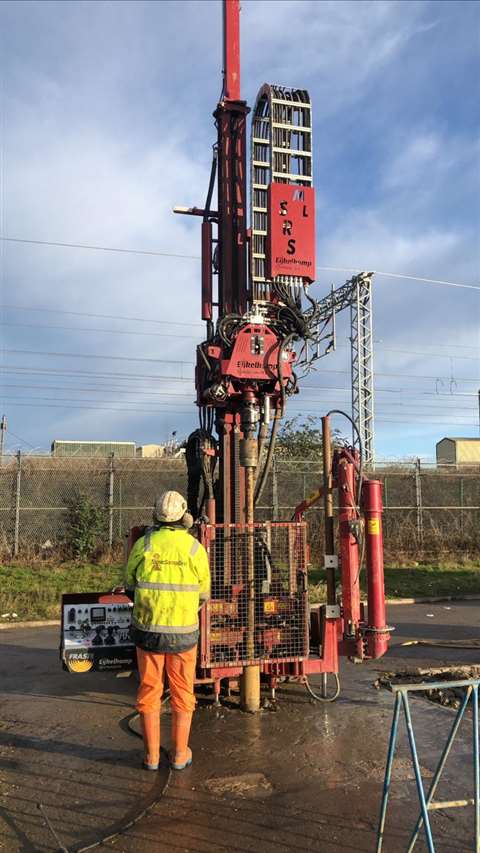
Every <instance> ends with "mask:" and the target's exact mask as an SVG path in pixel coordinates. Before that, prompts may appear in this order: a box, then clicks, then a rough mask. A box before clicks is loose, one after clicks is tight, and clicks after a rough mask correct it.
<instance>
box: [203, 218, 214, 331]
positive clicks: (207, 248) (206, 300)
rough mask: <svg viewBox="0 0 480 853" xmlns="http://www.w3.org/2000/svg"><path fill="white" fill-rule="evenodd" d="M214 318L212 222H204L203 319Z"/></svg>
mask: <svg viewBox="0 0 480 853" xmlns="http://www.w3.org/2000/svg"><path fill="white" fill-rule="evenodd" d="M211 319H212V223H211V222H202V320H211Z"/></svg>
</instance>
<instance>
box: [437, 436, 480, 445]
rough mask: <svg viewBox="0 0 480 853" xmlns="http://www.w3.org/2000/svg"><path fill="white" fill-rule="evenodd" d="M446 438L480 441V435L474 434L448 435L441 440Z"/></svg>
mask: <svg viewBox="0 0 480 853" xmlns="http://www.w3.org/2000/svg"><path fill="white" fill-rule="evenodd" d="M445 439H448V441H480V437H479V438H477V437H476V436H472V435H446V436H444V437H443V438H441V439H440V441H445ZM437 444H440V442H439V441H437Z"/></svg>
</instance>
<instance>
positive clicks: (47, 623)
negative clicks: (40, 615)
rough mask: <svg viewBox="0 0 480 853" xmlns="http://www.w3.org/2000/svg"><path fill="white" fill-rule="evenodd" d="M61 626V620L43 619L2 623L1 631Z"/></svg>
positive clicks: (0, 625)
mask: <svg viewBox="0 0 480 853" xmlns="http://www.w3.org/2000/svg"><path fill="white" fill-rule="evenodd" d="M55 625H60V619H41V620H37V621H35V622H0V631H2V630H3V629H4V628H48V627H54V626H55Z"/></svg>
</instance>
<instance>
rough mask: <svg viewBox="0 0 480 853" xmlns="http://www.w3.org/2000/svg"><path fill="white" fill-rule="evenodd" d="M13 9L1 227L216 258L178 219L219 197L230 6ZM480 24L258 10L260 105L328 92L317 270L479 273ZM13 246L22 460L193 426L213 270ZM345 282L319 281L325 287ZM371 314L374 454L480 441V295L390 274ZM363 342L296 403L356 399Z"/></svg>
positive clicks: (473, 281)
mask: <svg viewBox="0 0 480 853" xmlns="http://www.w3.org/2000/svg"><path fill="white" fill-rule="evenodd" d="M0 18H1V21H0V30H1V34H2V35H1V39H2V44H1V46H0V48H1V56H2V60H1V62H2V78H3V79H2V90H1V98H2V103H1V117H2V123H1V128H0V131H1V136H2V148H1V155H2V156H1V170H2V171H1V181H2V187H1V212H0V216H1V227H0V231H1V234H2V235H4V236H8V237H13V238H24V239H27V240H45V241H54V242H66V243H84V244H94V245H100V246H113V247H121V248H133V249H143V250H153V251H166V252H176V253H183V254H186V255H194V256H195V255H198V254H199V242H200V241H199V237H200V235H199V227H198V223H197V221H196V220H193V221H190V220H189V219H185V218H181V217H175V216H173V215H172V213H171V209H172V207H173V205H174V204H201V203H202V202H203V200H204V197H205V192H206V187H207V181H208V171H209V166H210V154H211V144H212V143H213V141H214V128H213V123H212V122H213V120H212V116H211V113H212V111H213V109H214V108H215V105H216V101H217V98H218V95H219V93H220V88H221V74H220V69H221V7H220V4H219V3H218V2H217V0H193V2H189V0H184V2H174V0H171V2H168V0H162V2H146V3H143V2H134V3H130V2H95V3H93V2H68V3H67V2H28V0H27V2H22V3H18V2H14V3H11V2H3V3H0ZM479 29H480V7H479V5H478V4H477V3H474V2H462V0H455V2H448V0H447V2H382V0H378V2H362V0H359V1H357V2H338V0H337V2H320V0H312V1H311V2H308V0H305V2H303V0H283V2H273V0H243V3H242V94H243V97H244V98H245V99H246V100H248V102H249V103H250V105H253V102H254V100H255V95H256V92H257V91H258V89H259V88H260V86H261V84H262V83H264V82H275V83H280V84H285V85H292V86H299V87H306V88H308V89H309V91H310V93H311V97H312V101H313V106H314V149H315V167H314V173H315V185H316V189H317V199H318V214H317V229H318V235H317V236H318V256H317V263H318V265H319V266H333V267H353V268H361V269H366V268H368V269H375V270H381V271H387V272H397V273H405V274H410V275H418V276H423V277H428V278H438V279H442V280H448V281H453V282H459V283H465V284H470V285H478V284H479V283H480V282H479V279H480V276H479V267H480V264H479V260H480V257H479V224H480V212H479V198H480V194H479V190H480V180H479V139H478V130H479V103H480V99H479V91H478V90H479V85H478V80H479V79H480V68H479V64H480V63H479ZM0 252H1V284H2V306H3V307H2V314H1V320H2V326H1V332H0V334H1V339H2V355H1V368H2V371H1V374H0V375H1V382H2V384H1V386H0V399H1V409H2V412H5V414H7V416H8V419H9V427H10V429H11V431H12V434H11V435H10V436H9V438H8V447H9V449H11V450H14V449H16V448H17V447H21V448H22V449H24V450H28V449H29V447H30V446H31V447H34V448H38V447H43V448H48V447H49V444H50V442H51V440H52V439H53V438H70V439H73V438H84V439H95V438H97V439H110V438H115V439H128V440H135V441H137V443H139V444H140V443H144V442H155V441H162V440H165V439H166V438H167V437H168V436H169V434H170V433H171V432H172V430H174V429H176V430H177V431H178V432H179V434H181V435H183V434H187V433H188V432H189V431H190V429H192V428H194V427H195V426H196V412H195V409H194V406H193V397H194V394H193V382H192V375H193V368H192V366H191V362H192V361H193V353H194V347H195V343H196V341H198V340H200V338H201V335H202V326H201V325H200V324H199V322H198V317H199V303H200V300H199V263H198V261H196V260H191V259H173V258H167V257H155V256H148V255H139V254H120V253H117V254H115V253H108V252H96V251H86V250H82V249H71V248H68V249H67V248H58V247H47V246H40V245H30V244H27V243H25V244H23V243H13V242H1V243H0ZM346 277H347V276H346V275H344V274H343V273H334V272H320V273H319V276H318V281H317V283H316V284H315V286H314V293H315V295H316V296H318V297H321V296H323V295H324V294H325V293H326V292H327V290H328V289H329V288H330V285H331V284H332V283H333V284H335V285H336V286H338V285H340V284H342V283H343V282H344V280H345V278H346ZM13 306H15V307H13ZM20 309H21V310H20ZM40 309H42V310H40ZM45 309H48V310H45ZM374 309H375V341H376V345H375V367H376V372H377V377H376V392H377V393H376V401H377V405H376V411H377V421H376V435H377V440H376V446H377V455H378V456H380V457H388V458H399V457H405V456H417V455H419V456H422V457H431V456H432V455H433V453H434V445H435V442H436V441H438V440H439V439H440V438H441V437H442V436H444V435H478V405H477V400H476V393H477V390H478V388H479V387H480V375H479V374H480V369H479V367H480V362H479V348H480V293H479V292H476V291H474V290H469V289H461V288H453V287H446V286H442V285H433V284H422V283H419V282H413V281H408V280H401V279H391V278H384V277H382V276H380V275H377V276H376V278H375V284H374ZM57 312H58V313H57ZM60 312H65V313H60ZM66 312H77V313H66ZM83 314H87V315H108V316H105V317H103V318H102V317H100V316H97V317H95V316H82V315H83ZM117 317H126V318H137V319H130V320H119V319H115V318H117ZM181 324H184V325H181ZM348 333H349V330H348V317H347V316H345V317H343V318H341V319H340V320H339V323H338V343H339V347H338V350H337V352H336V353H334V354H332V355H330V356H329V357H328V358H326V359H323V360H322V361H321V362H320V364H319V370H318V372H317V373H316V374H314V375H313V376H311V377H310V378H309V379H308V380H307V381H306V382H305V383H304V385H305V386H306V387H305V388H304V390H303V393H302V396H301V397H300V398H296V399H295V401H292V402H291V405H290V409H289V413H290V414H292V415H293V414H297V413H306V412H309V413H312V414H317V415H319V416H320V415H321V414H323V413H324V412H325V411H326V410H327V409H329V408H331V407H332V404H335V406H343V407H345V406H346V407H348V406H349V393H348V381H349V374H348V371H349V343H348ZM182 336H183V337H182ZM46 353H51V354H50V355H46ZM67 353H68V354H70V355H66V354H67ZM0 414H1V413H0ZM17 437H20V438H21V439H22V441H20V440H19V438H17Z"/></svg>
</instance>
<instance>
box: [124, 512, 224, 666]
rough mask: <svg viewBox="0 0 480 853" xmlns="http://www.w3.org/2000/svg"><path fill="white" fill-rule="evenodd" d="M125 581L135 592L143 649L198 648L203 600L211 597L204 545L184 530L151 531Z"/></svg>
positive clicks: (136, 634) (137, 635)
mask: <svg viewBox="0 0 480 853" xmlns="http://www.w3.org/2000/svg"><path fill="white" fill-rule="evenodd" d="M125 580H126V586H127V588H134V590H135V604H134V608H133V616H132V624H133V631H132V637H133V639H134V641H135V642H136V643H137V645H139V646H141V647H142V648H144V649H147V650H148V651H159V652H180V651H185V650H186V649H189V648H192V646H194V645H195V643H196V642H197V640H198V608H199V603H200V599H206V598H208V596H209V592H210V569H209V565H208V557H207V552H206V551H205V548H204V547H203V545H201V544H200V542H198V541H197V540H196V539H194V537H193V536H191V535H190V533H188V532H187V531H186V530H185V529H183V528H179V527H167V526H163V527H160V528H158V529H157V528H150V529H148V530H147V531H146V533H145V535H144V536H142V537H140V539H137V541H136V542H135V545H134V546H133V548H132V550H131V552H130V556H129V558H128V564H127V569H126V579H125Z"/></svg>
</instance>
